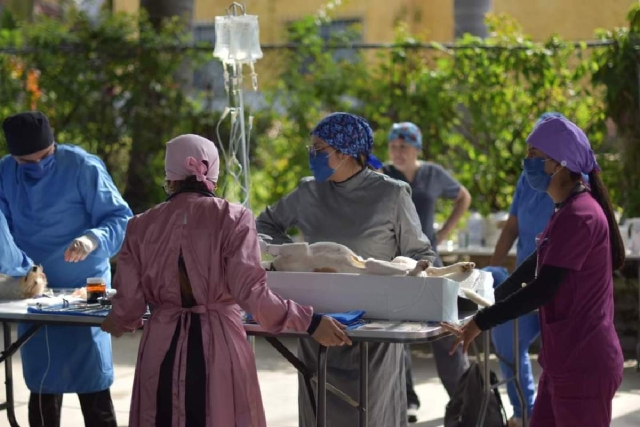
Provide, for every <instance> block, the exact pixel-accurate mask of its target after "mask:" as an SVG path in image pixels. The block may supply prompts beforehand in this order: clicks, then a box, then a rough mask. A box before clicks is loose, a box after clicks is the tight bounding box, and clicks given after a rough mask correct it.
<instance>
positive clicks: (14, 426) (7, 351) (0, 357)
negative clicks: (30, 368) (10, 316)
mask: <svg viewBox="0 0 640 427" xmlns="http://www.w3.org/2000/svg"><path fill="white" fill-rule="evenodd" d="M40 327H41V325H33V326H31V328H29V330H27V332H25V333H24V334H23V335H22V336H21V337H19V338H18V340H17V341H16V342H15V343H13V344H11V324H10V323H7V322H3V323H2V332H3V336H4V351H2V352H1V353H0V363H2V362H4V373H5V382H4V384H5V390H6V393H7V401H6V402H5V403H2V404H0V410H3V409H6V410H7V419H8V420H9V425H10V426H11V427H19V424H18V421H17V420H16V413H15V402H14V400H13V365H12V363H11V357H12V356H13V355H14V354H15V353H16V352H17V351H18V350H19V349H20V347H22V345H23V344H24V343H26V342H27V341H29V339H30V338H31V337H32V336H33V335H34V334H35V333H36V332H38V330H39V329H40Z"/></svg>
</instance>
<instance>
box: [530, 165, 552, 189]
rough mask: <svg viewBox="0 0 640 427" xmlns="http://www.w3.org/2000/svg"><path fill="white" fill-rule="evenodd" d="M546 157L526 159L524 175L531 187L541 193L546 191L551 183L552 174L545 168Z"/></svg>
mask: <svg viewBox="0 0 640 427" xmlns="http://www.w3.org/2000/svg"><path fill="white" fill-rule="evenodd" d="M544 164H545V159H543V158H540V157H538V158H534V159H524V175H525V176H526V177H527V181H528V182H529V185H530V186H531V188H533V189H534V190H536V191H540V192H541V193H545V192H546V191H547V189H548V188H549V184H551V177H552V176H551V175H549V174H548V173H546V172H545V170H544Z"/></svg>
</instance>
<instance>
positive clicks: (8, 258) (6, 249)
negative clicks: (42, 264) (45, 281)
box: [0, 212, 33, 277]
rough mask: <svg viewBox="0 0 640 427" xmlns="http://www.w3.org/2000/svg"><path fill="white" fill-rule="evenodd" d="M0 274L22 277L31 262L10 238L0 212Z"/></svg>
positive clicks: (7, 225)
mask: <svg viewBox="0 0 640 427" xmlns="http://www.w3.org/2000/svg"><path fill="white" fill-rule="evenodd" d="M0 248H2V250H0V274H4V275H6V276H11V277H24V276H26V275H27V273H28V272H29V270H30V269H31V267H33V261H31V260H30V259H29V257H28V256H27V254H25V253H24V252H22V251H21V250H20V248H18V246H16V243H15V242H14V240H13V236H11V231H10V230H9V224H7V219H6V218H5V217H4V215H3V214H2V212H0Z"/></svg>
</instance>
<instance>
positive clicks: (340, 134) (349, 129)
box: [311, 113, 382, 169]
mask: <svg viewBox="0 0 640 427" xmlns="http://www.w3.org/2000/svg"><path fill="white" fill-rule="evenodd" d="M311 135H315V136H317V137H318V138H320V139H322V140H323V141H324V142H326V143H327V144H329V145H330V146H331V147H333V148H335V149H336V150H338V151H340V152H341V153H344V154H347V155H349V156H351V157H354V158H356V159H357V158H359V157H360V155H364V156H365V157H367V163H368V164H369V165H371V166H373V167H374V168H375V169H380V168H381V167H382V163H381V162H380V160H378V159H377V158H376V157H375V156H374V155H373V154H372V153H371V152H372V151H373V130H372V129H371V126H369V123H367V121H366V120H365V119H363V118H362V117H360V116H356V115H355V114H349V113H333V114H329V115H328V116H326V117H325V118H323V119H322V120H320V122H319V123H318V124H317V125H316V127H315V128H314V129H313V130H312V131H311Z"/></svg>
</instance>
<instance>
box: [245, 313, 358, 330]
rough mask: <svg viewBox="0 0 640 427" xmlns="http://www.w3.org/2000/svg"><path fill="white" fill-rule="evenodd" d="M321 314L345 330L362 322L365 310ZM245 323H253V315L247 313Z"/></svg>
mask: <svg viewBox="0 0 640 427" xmlns="http://www.w3.org/2000/svg"><path fill="white" fill-rule="evenodd" d="M318 314H322V315H323V316H328V317H331V318H333V319H335V320H337V321H338V322H340V323H342V324H343V325H345V326H347V330H351V329H356V328H357V327H359V326H360V325H362V324H364V320H362V316H364V314H365V312H364V311H363V310H354V311H347V312H344V313H318ZM245 322H246V323H255V320H253V317H252V316H251V315H250V314H249V313H247V314H246V317H245Z"/></svg>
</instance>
